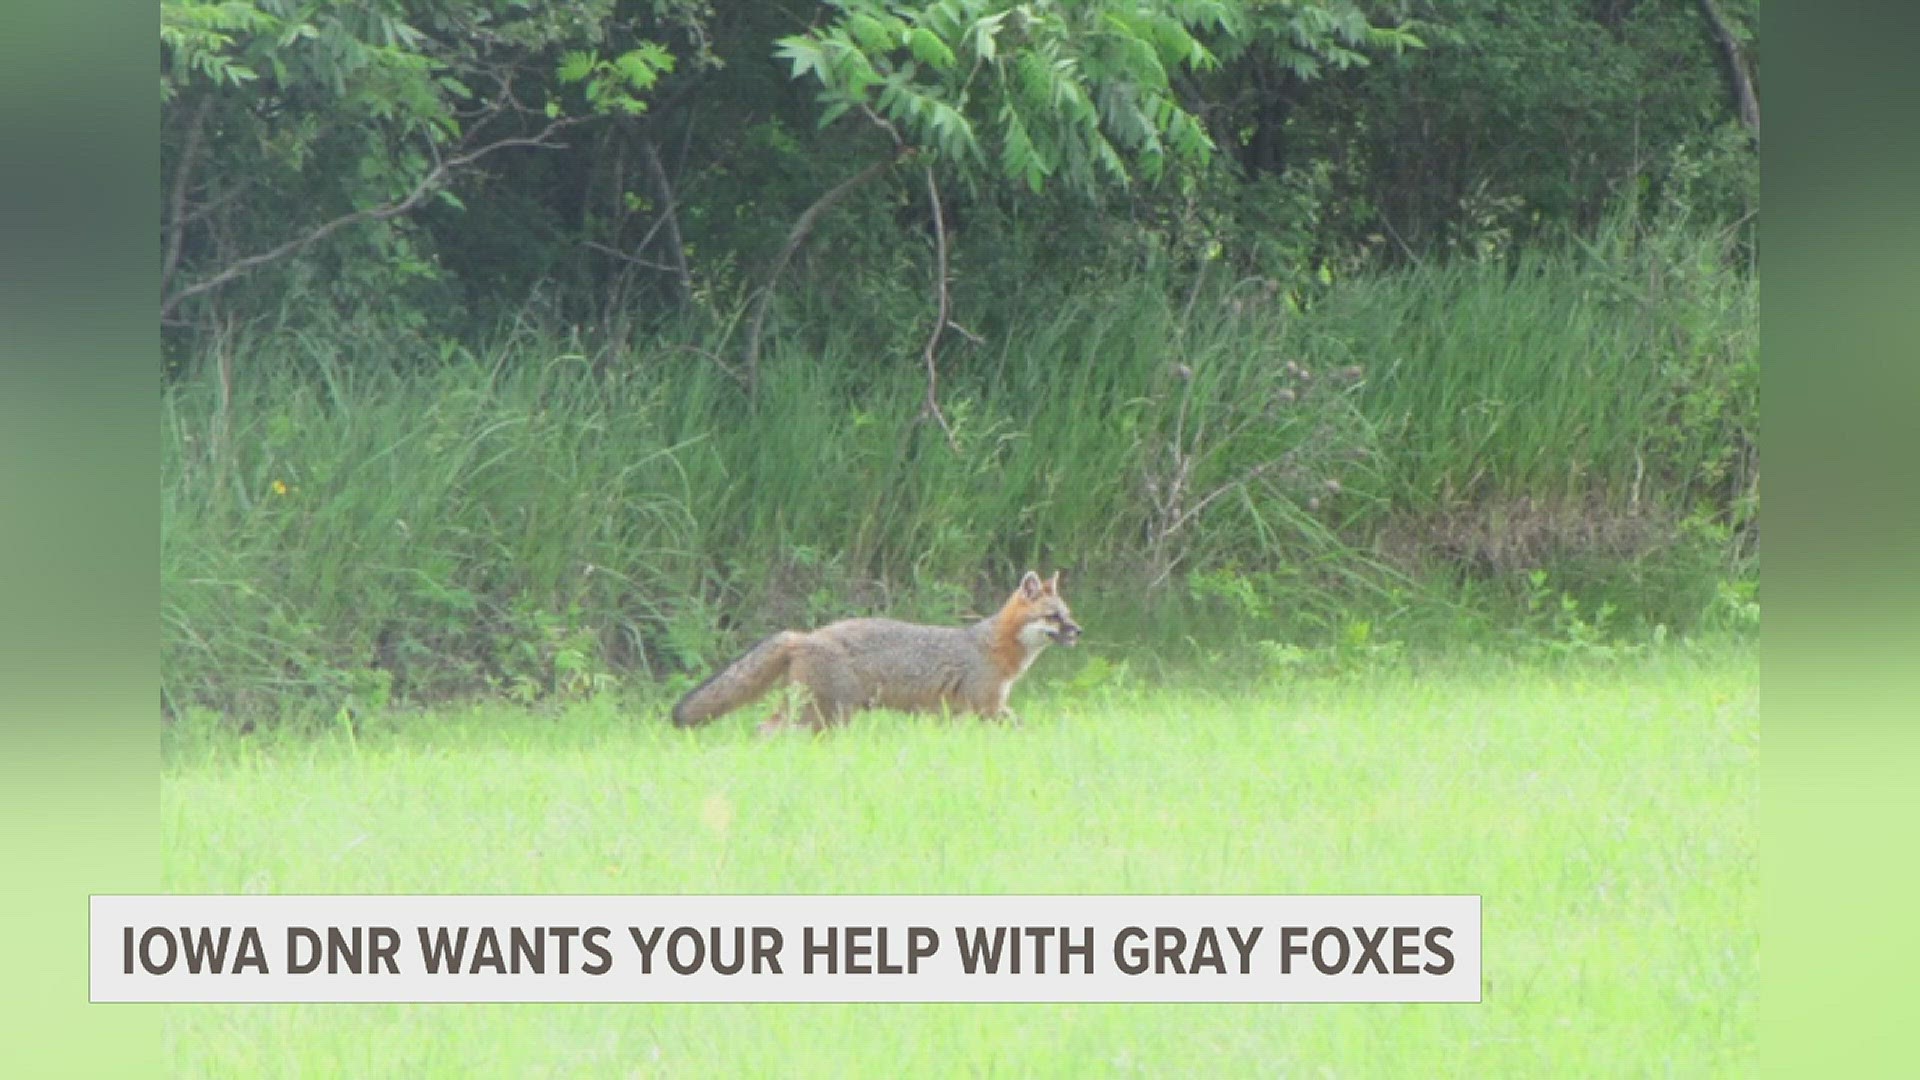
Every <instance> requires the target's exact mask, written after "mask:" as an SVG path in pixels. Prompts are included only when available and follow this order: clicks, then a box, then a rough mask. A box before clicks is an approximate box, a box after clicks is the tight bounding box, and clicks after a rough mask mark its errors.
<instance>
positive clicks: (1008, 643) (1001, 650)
mask: <svg viewBox="0 0 1920 1080" xmlns="http://www.w3.org/2000/svg"><path fill="white" fill-rule="evenodd" d="M1026 613H1027V602H1026V600H1025V599H1024V598H1022V597H1021V596H1020V594H1018V593H1015V594H1014V595H1013V596H1011V597H1009V598H1008V600H1007V602H1006V603H1005V604H1004V605H1002V606H1001V608H1000V613H999V614H998V615H995V616H994V617H993V620H994V622H993V644H992V645H991V646H990V647H989V651H990V652H991V654H992V656H993V666H994V667H995V668H996V669H997V670H998V671H999V672H1000V677H1001V678H1002V679H1004V680H1012V679H1016V678H1019V677H1020V672H1021V670H1022V669H1023V668H1025V667H1026V663H1027V647H1026V646H1025V645H1022V644H1020V628H1021V627H1022V626H1023V625H1025V623H1026V620H1025V619H1024V618H1023V616H1024V615H1025V614H1026Z"/></svg>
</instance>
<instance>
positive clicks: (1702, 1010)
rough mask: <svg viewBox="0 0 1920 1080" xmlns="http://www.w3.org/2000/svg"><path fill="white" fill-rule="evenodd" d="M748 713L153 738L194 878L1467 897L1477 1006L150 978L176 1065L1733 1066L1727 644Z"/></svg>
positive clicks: (645, 713)
mask: <svg viewBox="0 0 1920 1080" xmlns="http://www.w3.org/2000/svg"><path fill="white" fill-rule="evenodd" d="M1051 659H1053V658H1052V657H1048V658H1043V659H1042V660H1041V662H1040V664H1039V665H1038V667H1037V669H1036V671H1035V672H1034V673H1033V674H1032V675H1030V676H1029V680H1028V682H1027V683H1026V684H1024V685H1023V686H1021V687H1020V688H1019V689H1017V690H1016V692H1015V700H1014V705H1015V708H1017V709H1019V710H1020V712H1021V713H1022V715H1023V716H1024V717H1025V720H1026V724H1025V726H1023V727H1020V728H1006V727H998V726H986V725H980V724H976V723H961V722H947V723H943V722H936V721H915V720H909V719H904V718H899V717H870V718H866V719H863V721H862V722H860V723H858V724H856V725H855V726H853V727H852V728H850V729H847V730H844V731H841V732H838V733H835V734H832V735H830V736H827V737H824V738H818V739H815V738H808V737H782V738H776V739H760V738H756V737H755V736H754V735H753V733H752V731H751V726H752V724H753V723H754V722H755V721H756V720H757V719H758V716H759V715H760V714H761V713H763V712H764V708H763V709H760V710H750V711H749V713H748V714H744V715H739V716H736V717H732V718H729V719H727V720H723V721H721V722H719V723H718V724H716V725H714V726H713V727H711V728H708V729H704V730H701V731H698V732H694V733H684V732H679V731H675V730H673V729H671V728H670V727H669V726H668V725H667V724H666V722H665V720H664V716H663V709H664V704H663V703H662V704H655V705H651V706H648V707H646V708H639V707H635V706H631V705H627V706H622V705H620V704H617V703H616V702H614V701H613V700H611V699H609V700H606V701H598V702H593V703H588V704H582V705H578V706H574V707H571V708H568V709H563V710H551V711H530V710H524V709H515V708H512V707H508V706H503V705H488V706H476V707H471V708H462V709H456V710H451V711H444V712H439V713H436V714H432V715H426V716H410V717H395V718H391V719H387V718H377V719H376V720H375V721H373V722H371V723H369V724H367V725H366V726H365V728H364V729H363V730H362V731H361V732H360V733H358V734H357V735H354V736H351V737H349V736H348V735H346V734H345V733H339V734H333V735H325V736H318V737H315V736H306V737H300V738H280V739H264V738H261V737H259V736H248V737H237V736H231V735H218V734H211V733H198V734H196V733H192V732H185V731H176V732H174V733H172V734H171V735H170V736H169V740H168V746H167V761H168V765H167V776H166V783H165V787H164V805H165V826H164V832H165V867H166V881H165V885H166V887H167V888H169V889H170V890H177V891H218V892H243V891H244V892H451V893H457V892H468V891H472V892H526V893H541V892H554V893H577V892H608V893H671V892H753V893H758V892H775V893H778V892H803V893H836V892H837V893H860V892H961V893H965V892H1066V893H1072V892H1103V893H1125V892H1136V891H1137V892H1180V893H1207V892H1274V893H1371V892H1401V893H1405V892H1445V893H1478V894H1480V895H1481V896H1482V897H1483V905H1484V907H1483V924H1484V932H1485V944H1484V954H1483V955H1484V983H1485V1000H1484V1002H1483V1003H1482V1004H1478V1005H911V1006H888V1005H670V1006H660V1005H622V1006H607V1005H537V1006H536V1005H497V1006H466V1005H459V1006H456V1005H413V1006H399V1005H380V1006H364V1005H309V1006H287V1005H275V1006H174V1007H168V1012H167V1021H166V1028H167V1032H168V1038H167V1049H168V1053H169V1055H170V1057H171V1065H172V1067H173V1070H174V1072H175V1073H176V1074H177V1075H183V1076H203V1075H205V1076H248V1077H252V1076H299V1077H330V1076H342V1077H363V1076H373V1077H387V1076H392V1077H401V1076H405V1077H414V1076H461V1077H465V1076H513V1077H544V1076H552V1077H574V1076H609V1077H627V1076H671V1077H695V1076H741V1075H745V1076H782V1077H786V1076H823V1077H825V1076H875V1077H894V1076H1009V1077H1028V1076H1076V1077H1077V1076H1132V1075H1142V1076H1316V1077H1318V1076H1421V1077H1433V1076H1459V1077H1487V1076H1542V1075H1555V1076H1688V1077H1691V1076H1742V1075H1748V1074H1750V1073H1751V1072H1752V1071H1753V1070H1754V1068H1755V1067H1756V1041H1757V1034H1756V1026H1757V1011H1758V989H1757V987H1758V978H1759V929H1758V922H1759V890H1760V885H1759V855H1758V837H1757V817H1758V798H1759V771H1758V765H1759V731H1760V720H1759V665H1758V658H1757V650H1756V649H1755V648H1754V647H1753V646H1751V645H1734V646H1725V647H1715V648H1684V647H1679V646H1668V647H1665V648H1663V649H1661V650H1660V651H1657V652H1653V653H1649V654H1645V655H1640V656H1635V657H1631V658H1628V659H1617V660H1609V661H1604V662H1566V663H1559V664H1554V665H1552V666H1528V665H1524V664H1516V663H1512V662H1498V661H1490V660H1475V661H1462V662H1454V663H1421V664H1410V665H1404V666H1400V667H1396V668H1395V669H1393V670H1383V671H1380V672H1378V673H1374V674H1348V675H1346V676H1343V677H1339V678H1321V679H1311V680H1301V681H1274V682H1268V683H1258V682H1248V681H1233V682H1225V681H1221V680H1212V679H1209V678H1207V677H1206V675H1205V674H1204V673H1198V672H1196V673H1195V674H1194V675H1193V676H1192V677H1191V678H1190V679H1188V680H1185V681H1180V680H1175V681H1172V682H1169V683H1167V684H1165V685H1156V686H1132V687H1108V688H1102V689H1095V690H1084V691H1079V690H1073V689H1070V688H1069V686H1068V684H1067V683H1066V682H1065V681H1064V680H1061V679H1055V680H1054V681H1053V684H1052V685H1049V684H1048V682H1049V680H1048V671H1047V669H1048V666H1049V660H1051Z"/></svg>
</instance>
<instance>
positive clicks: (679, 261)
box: [640, 136, 693, 304]
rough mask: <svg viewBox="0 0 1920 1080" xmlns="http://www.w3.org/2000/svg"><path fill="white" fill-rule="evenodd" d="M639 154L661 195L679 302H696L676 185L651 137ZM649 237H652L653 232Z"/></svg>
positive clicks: (662, 219)
mask: <svg viewBox="0 0 1920 1080" xmlns="http://www.w3.org/2000/svg"><path fill="white" fill-rule="evenodd" d="M640 151H641V155H642V157H643V159H644V160H645V162H646V166H647V175H648V176H649V177H650V178H651V179H652V180H653V186H654V190H656V191H657V192H659V195H660V221H659V222H656V223H655V225H654V228H656V229H657V228H659V227H660V223H665V225H666V227H667V250H668V253H669V254H670V255H671V257H672V259H673V264H672V265H673V269H672V271H671V273H672V274H673V275H674V283H675V284H676V285H678V286H679V287H680V302H681V303H683V304H684V303H686V302H688V301H689V300H691V299H693V274H692V273H691V272H690V271H689V270H688V269H687V249H686V245H684V244H683V243H681V240H680V217H679V215H678V214H677V213H675V212H674V203H675V201H676V200H675V198H674V193H673V184H672V183H671V182H670V181H669V180H668V179H667V170H666V168H665V167H664V166H662V165H661V164H660V150H659V148H658V147H656V146H654V144H653V139H652V137H651V136H649V137H646V138H643V139H642V140H641V141H640ZM647 235H648V236H649V237H651V236H652V235H653V233H652V231H651V230H649V231H648V233H647Z"/></svg>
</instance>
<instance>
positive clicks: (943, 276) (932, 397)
mask: <svg viewBox="0 0 1920 1080" xmlns="http://www.w3.org/2000/svg"><path fill="white" fill-rule="evenodd" d="M926 174H927V203H928V205H929V206H931V207H932V208H933V264H934V265H933V285H934V295H935V297H936V298H937V299H938V301H939V305H940V312H939V314H938V315H936V316H935V317H934V320H933V333H931V334H928V335H927V347H926V348H925V349H923V350H921V352H920V356H921V359H923V360H925V361H926V365H927V403H926V404H925V405H924V406H922V407H921V410H920V415H921V416H922V417H927V416H931V417H933V419H934V421H935V422H936V423H938V424H939V425H940V430H941V431H942V432H944V433H945V434H946V436H947V446H948V448H949V449H951V450H952V451H953V452H954V453H956V454H958V453H960V441H959V440H958V439H956V438H954V437H953V427H952V425H950V424H948V423H947V417H946V414H945V413H942V412H941V411H940V393H939V390H940V369H939V367H938V366H936V365H935V363H934V360H933V354H934V350H935V349H937V348H939V346H940V333H941V331H943V330H945V329H946V328H947V322H948V319H947V315H948V313H949V312H950V311H951V310H952V303H951V301H950V300H949V299H948V297H947V224H946V220H945V218H944V217H943V216H942V214H941V212H940V186H939V185H938V184H936V183H934V180H933V167H932V166H928V167H927V169H926Z"/></svg>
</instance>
